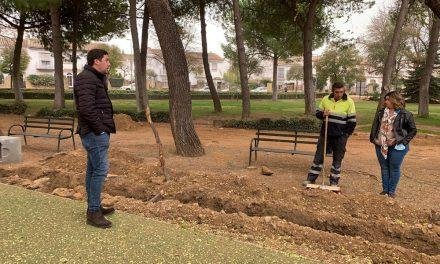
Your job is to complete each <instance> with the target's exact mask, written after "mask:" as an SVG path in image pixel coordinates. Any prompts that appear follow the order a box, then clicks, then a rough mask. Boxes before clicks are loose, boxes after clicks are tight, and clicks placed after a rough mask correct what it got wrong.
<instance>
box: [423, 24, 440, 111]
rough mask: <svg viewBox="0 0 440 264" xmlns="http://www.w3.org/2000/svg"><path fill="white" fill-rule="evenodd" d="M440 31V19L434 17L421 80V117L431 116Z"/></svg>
mask: <svg viewBox="0 0 440 264" xmlns="http://www.w3.org/2000/svg"><path fill="white" fill-rule="evenodd" d="M439 30H440V19H439V18H438V17H436V16H434V18H433V23H432V27H431V31H430V32H429V46H428V52H427V54H426V64H425V68H424V69H423V73H422V77H421V80H420V88H419V111H418V115H419V116H420V117H428V116H429V82H430V81H431V75H432V71H433V69H434V63H435V59H436V57H437V50H438V37H439Z"/></svg>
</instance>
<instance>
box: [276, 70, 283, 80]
mask: <svg viewBox="0 0 440 264" xmlns="http://www.w3.org/2000/svg"><path fill="white" fill-rule="evenodd" d="M277 79H278V80H284V68H278V71H277Z"/></svg>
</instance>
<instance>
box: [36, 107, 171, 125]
mask: <svg viewBox="0 0 440 264" xmlns="http://www.w3.org/2000/svg"><path fill="white" fill-rule="evenodd" d="M114 114H126V115H129V116H130V117H131V119H133V120H134V121H138V122H146V121H147V117H146V116H145V113H144V112H136V111H128V110H122V111H115V112H114ZM35 116H38V117H45V116H53V117H77V112H76V111H75V110H73V109H61V110H52V109H50V108H48V107H43V108H41V109H40V110H39V111H38V112H37V113H36V114H35ZM151 119H152V120H153V122H155V123H169V122H170V114H169V113H168V112H165V111H159V112H152V113H151Z"/></svg>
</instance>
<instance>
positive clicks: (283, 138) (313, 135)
mask: <svg viewBox="0 0 440 264" xmlns="http://www.w3.org/2000/svg"><path fill="white" fill-rule="evenodd" d="M256 136H257V140H260V139H263V138H264V141H272V142H288V143H292V144H294V149H295V150H296V148H297V145H298V144H313V145H316V143H317V142H318V139H319V133H318V132H315V131H307V130H291V131H278V130H263V129H258V130H257V133H256Z"/></svg>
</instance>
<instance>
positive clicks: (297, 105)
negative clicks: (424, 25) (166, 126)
mask: <svg viewBox="0 0 440 264" xmlns="http://www.w3.org/2000/svg"><path fill="white" fill-rule="evenodd" d="M25 101H26V104H27V105H28V107H29V108H28V113H35V112H37V111H38V110H39V109H41V108H43V107H45V106H46V107H51V106H52V104H53V101H52V100H35V99H34V100H25ZM12 102H13V100H12V99H0V104H10V103H12ZM221 102H222V107H223V112H222V113H221V114H216V113H214V112H213V104H212V101H211V100H193V101H192V109H193V117H195V118H203V117H215V116H218V117H224V118H240V116H241V101H240V100H222V101H221ZM318 102H319V101H318ZM113 105H114V108H115V109H116V110H132V111H135V110H136V103H135V101H134V100H113ZM66 106H67V107H68V108H72V101H71V100H67V101H66ZM376 106H377V102H372V101H361V102H356V110H357V115H358V124H359V125H361V127H362V130H365V129H366V130H368V129H369V128H365V126H368V125H370V124H371V123H372V121H373V118H374V113H375V111H376ZM150 107H151V110H152V111H168V100H151V101H150ZM407 109H408V110H410V111H411V112H413V113H414V114H416V113H417V104H408V105H407ZM429 109H430V117H429V118H418V117H416V123H417V124H418V125H424V126H436V127H439V128H440V105H430V108H429ZM303 113H304V100H303V99H293V100H278V101H276V102H274V101H272V100H252V101H251V117H252V118H259V117H263V116H264V117H272V118H282V117H293V116H301V115H303ZM424 129H425V128H424ZM428 131H429V129H428ZM434 132H435V131H434Z"/></svg>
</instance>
